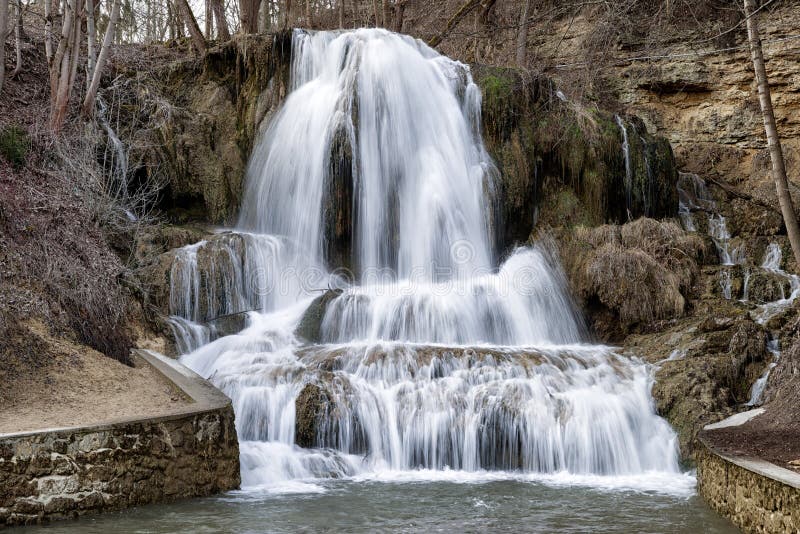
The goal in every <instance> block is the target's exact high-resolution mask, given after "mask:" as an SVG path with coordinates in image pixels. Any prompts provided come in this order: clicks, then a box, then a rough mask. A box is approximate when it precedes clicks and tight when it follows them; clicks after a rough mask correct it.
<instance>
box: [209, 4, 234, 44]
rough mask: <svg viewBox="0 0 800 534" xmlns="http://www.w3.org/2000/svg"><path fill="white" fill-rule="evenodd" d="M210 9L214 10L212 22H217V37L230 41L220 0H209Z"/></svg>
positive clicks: (229, 33)
mask: <svg viewBox="0 0 800 534" xmlns="http://www.w3.org/2000/svg"><path fill="white" fill-rule="evenodd" d="M211 11H213V12H214V22H216V24H217V39H219V40H220V41H230V40H231V31H230V30H229V29H228V19H226V18H225V6H224V5H223V4H222V0H211Z"/></svg>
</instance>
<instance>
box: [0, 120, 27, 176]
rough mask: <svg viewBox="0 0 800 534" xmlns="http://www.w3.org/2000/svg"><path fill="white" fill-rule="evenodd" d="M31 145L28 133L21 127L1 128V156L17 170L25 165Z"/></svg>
mask: <svg viewBox="0 0 800 534" xmlns="http://www.w3.org/2000/svg"><path fill="white" fill-rule="evenodd" d="M30 144H31V142H30V139H29V138H28V133H27V132H26V131H25V130H24V129H22V128H20V127H19V126H14V125H12V126H6V127H3V128H0V154H1V155H2V156H3V159H5V160H6V161H8V162H9V163H10V164H11V165H13V166H14V167H16V168H17V169H19V168H20V167H22V166H23V165H24V164H25V158H26V156H27V155H28V150H29V149H30Z"/></svg>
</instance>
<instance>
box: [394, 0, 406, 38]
mask: <svg viewBox="0 0 800 534" xmlns="http://www.w3.org/2000/svg"><path fill="white" fill-rule="evenodd" d="M407 3H408V0H400V1H399V2H397V6H396V7H397V13H396V14H395V19H394V31H395V32H397V33H403V17H404V16H405V14H406V4H407Z"/></svg>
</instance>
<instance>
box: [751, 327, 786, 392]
mask: <svg viewBox="0 0 800 534" xmlns="http://www.w3.org/2000/svg"><path fill="white" fill-rule="evenodd" d="M767 350H768V351H769V353H770V354H772V361H771V362H770V363H769V365H767V369H766V370H765V371H764V373H763V374H762V375H761V376H760V377H758V379H757V380H756V381H755V382H753V386H752V387H751V388H750V399H749V400H748V401H747V404H746V405H747V406H758V405H760V404H761V399H762V397H763V396H764V390H765V389H767V380H769V375H770V373H771V372H772V370H773V369H775V367H776V366H777V365H778V360H779V359H780V357H781V351H780V347H779V342H778V340H777V339H772V340H770V341H769V342H767Z"/></svg>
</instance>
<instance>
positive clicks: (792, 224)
mask: <svg viewBox="0 0 800 534" xmlns="http://www.w3.org/2000/svg"><path fill="white" fill-rule="evenodd" d="M744 16H745V17H746V19H747V36H748V40H749V41H750V53H751V55H752V57H753V70H755V76H756V85H757V86H758V100H759V103H760V104H761V114H762V116H763V117H764V130H765V131H766V133H767V146H768V147H769V156H770V159H771V160H772V177H773V179H774V180H775V187H776V189H777V190H778V203H779V204H780V207H781V213H782V214H783V222H784V224H785V225H786V233H787V234H788V235H789V243H790V244H791V245H792V252H793V253H794V259H795V263H796V264H797V269H798V270H800V227H798V224H797V215H796V214H795V211H794V205H793V204H792V196H791V195H790V194H789V180H788V179H787V177H786V164H785V163H784V160H783V149H782V148H781V140H780V138H779V137H778V127H777V125H776V124H775V113H774V112H773V110H772V96H771V95H770V91H769V80H768V79H767V68H766V66H765V64H764V52H763V51H762V49H761V37H760V35H759V32H758V12H757V11H756V9H755V4H754V2H753V0H744Z"/></svg>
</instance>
